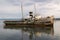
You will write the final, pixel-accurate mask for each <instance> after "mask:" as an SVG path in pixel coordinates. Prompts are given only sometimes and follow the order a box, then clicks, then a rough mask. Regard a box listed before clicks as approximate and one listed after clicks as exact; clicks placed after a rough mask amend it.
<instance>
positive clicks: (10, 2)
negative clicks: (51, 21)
mask: <svg viewBox="0 0 60 40" xmlns="http://www.w3.org/2000/svg"><path fill="white" fill-rule="evenodd" d="M21 3H22V4H23V13H24V17H26V16H27V15H28V13H29V11H33V12H35V9H34V4H35V6H36V14H39V15H42V16H49V15H54V17H56V18H60V0H0V18H21V17H22V16H21V15H22V14H21Z"/></svg>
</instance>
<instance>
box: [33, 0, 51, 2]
mask: <svg viewBox="0 0 60 40" xmlns="http://www.w3.org/2000/svg"><path fill="white" fill-rule="evenodd" d="M33 1H34V2H50V1H52V0H33Z"/></svg>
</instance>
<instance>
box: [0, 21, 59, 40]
mask: <svg viewBox="0 0 60 40" xmlns="http://www.w3.org/2000/svg"><path fill="white" fill-rule="evenodd" d="M5 27H6V26H4V23H3V21H2V20H0V40H60V21H59V20H57V21H54V26H53V27H52V28H50V27H46V28H45V27H43V28H16V27H13V26H11V27H6V28H5Z"/></svg>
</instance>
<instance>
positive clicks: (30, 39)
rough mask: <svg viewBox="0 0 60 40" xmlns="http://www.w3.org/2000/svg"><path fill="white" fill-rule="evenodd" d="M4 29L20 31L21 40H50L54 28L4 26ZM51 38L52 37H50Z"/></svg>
mask: <svg viewBox="0 0 60 40" xmlns="http://www.w3.org/2000/svg"><path fill="white" fill-rule="evenodd" d="M4 29H17V30H18V29H20V30H21V33H22V34H21V35H22V38H21V39H22V40H49V39H50V40H51V39H53V38H52V37H53V36H54V28H53V27H52V26H44V27H33V26H32V27H30V26H29V27H19V26H13V25H12V26H11V25H9V26H4ZM51 36H52V37H51Z"/></svg>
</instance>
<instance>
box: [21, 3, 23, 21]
mask: <svg viewBox="0 0 60 40" xmlns="http://www.w3.org/2000/svg"><path fill="white" fill-rule="evenodd" d="M21 13H22V21H23V19H24V17H23V4H22V2H21Z"/></svg>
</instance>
